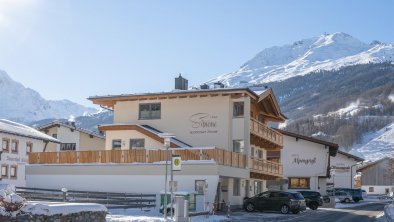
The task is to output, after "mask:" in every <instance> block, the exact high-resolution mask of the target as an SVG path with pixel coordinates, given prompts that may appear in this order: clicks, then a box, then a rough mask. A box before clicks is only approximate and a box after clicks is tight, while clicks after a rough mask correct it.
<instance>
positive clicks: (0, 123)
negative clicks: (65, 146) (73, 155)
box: [0, 119, 60, 143]
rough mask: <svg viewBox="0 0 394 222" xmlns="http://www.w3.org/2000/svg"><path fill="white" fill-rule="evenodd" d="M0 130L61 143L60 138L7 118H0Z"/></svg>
mask: <svg viewBox="0 0 394 222" xmlns="http://www.w3.org/2000/svg"><path fill="white" fill-rule="evenodd" d="M0 132H1V133H6V134H11V135H15V136H22V137H27V138H31V139H36V140H42V141H44V142H54V143H60V141H59V140H57V139H55V138H53V137H51V136H48V135H46V134H45V133H42V132H40V131H38V130H36V129H34V128H32V127H29V126H26V125H23V124H20V123H16V122H12V121H10V120H6V119H0Z"/></svg>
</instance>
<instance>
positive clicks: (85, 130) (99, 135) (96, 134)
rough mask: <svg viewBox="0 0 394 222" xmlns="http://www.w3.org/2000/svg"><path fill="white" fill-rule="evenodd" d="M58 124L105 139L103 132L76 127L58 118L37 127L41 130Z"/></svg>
mask: <svg viewBox="0 0 394 222" xmlns="http://www.w3.org/2000/svg"><path fill="white" fill-rule="evenodd" d="M56 126H64V127H67V128H69V129H73V130H77V131H79V132H82V133H86V134H88V135H91V136H95V137H98V138H100V139H105V136H103V135H101V134H98V133H96V132H93V131H90V130H87V129H83V128H79V127H75V126H72V125H70V124H67V123H64V122H61V121H58V120H55V121H52V122H50V123H47V124H44V125H42V126H39V127H37V129H38V130H40V131H43V130H46V129H50V128H52V127H56Z"/></svg>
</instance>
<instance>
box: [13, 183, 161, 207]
mask: <svg viewBox="0 0 394 222" xmlns="http://www.w3.org/2000/svg"><path fill="white" fill-rule="evenodd" d="M16 192H17V193H18V194H20V195H21V196H22V197H24V198H26V199H27V200H35V201H49V202H74V203H98V204H103V205H105V206H106V207H107V208H150V207H155V206H156V195H155V194H135V193H113V192H89V191H78V190H68V191H67V192H65V193H64V192H62V191H61V190H56V189H41V188H29V187H17V188H16Z"/></svg>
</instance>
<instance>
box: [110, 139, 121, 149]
mask: <svg viewBox="0 0 394 222" xmlns="http://www.w3.org/2000/svg"><path fill="white" fill-rule="evenodd" d="M121 148H122V140H112V149H114V150H115V149H119V150H120V149H121Z"/></svg>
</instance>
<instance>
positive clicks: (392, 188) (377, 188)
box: [361, 186, 394, 195]
mask: <svg viewBox="0 0 394 222" xmlns="http://www.w3.org/2000/svg"><path fill="white" fill-rule="evenodd" d="M370 187H373V189H374V191H373V192H370V191H369V188H370ZM361 189H363V190H365V191H367V194H372V195H373V194H386V189H389V192H393V191H394V186H361Z"/></svg>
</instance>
